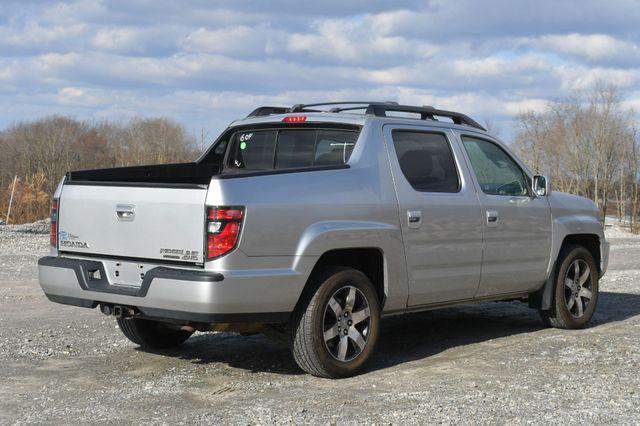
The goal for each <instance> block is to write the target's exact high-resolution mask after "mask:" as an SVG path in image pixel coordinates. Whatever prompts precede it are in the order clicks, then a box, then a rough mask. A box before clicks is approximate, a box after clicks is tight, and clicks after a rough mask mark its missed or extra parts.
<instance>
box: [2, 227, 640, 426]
mask: <svg viewBox="0 0 640 426" xmlns="http://www.w3.org/2000/svg"><path fill="white" fill-rule="evenodd" d="M37 227H38V225H34V226H24V227H22V228H19V227H16V226H13V225H8V226H0V424H4V423H7V424H12V423H74V424H86V423H107V422H126V423H143V422H144V423H149V424H169V423H171V424H175V423H177V424H184V423H199V424H211V423H241V424H250V423H261V424H271V423H352V424H356V423H382V424H389V423H391V424H405V423H411V424H416V423H439V424H460V423H462V424H472V423H473V424H476V423H481V424H504V423H509V424H544V423H552V424H575V425H578V424H638V423H640V376H639V375H638V367H639V366H640V333H639V332H640V238H638V237H637V236H631V235H629V234H626V233H624V232H621V231H619V230H616V231H615V232H612V233H611V234H612V236H614V237H615V238H612V240H611V241H612V251H611V269H610V271H609V273H608V274H607V275H606V277H605V278H604V279H603V280H602V282H601V290H602V294H601V297H600V301H599V306H598V309H597V314H596V317H595V320H594V324H593V326H592V327H590V328H588V329H586V330H580V331H562V330H554V329H545V328H542V325H541V323H540V321H539V320H538V317H537V315H536V313H535V312H534V311H531V310H529V309H528V308H527V307H526V305H524V304H521V303H518V302H501V303H483V304H478V305H472V306H466V307H460V308H450V309H444V310H440V311H432V312H426V313H421V314H414V315H409V316H405V317H394V318H389V319H386V320H385V321H383V328H382V333H381V338H380V341H379V347H378V350H377V354H376V356H375V358H374V359H373V362H372V363H371V366H370V368H369V370H368V371H367V372H366V373H364V374H362V375H360V376H358V377H354V378H350V379H345V380H339V381H331V380H322V379H317V378H314V377H311V376H308V375H304V374H301V372H300V371H299V370H298V369H297V368H296V366H295V364H294V363H293V361H292V360H291V357H290V355H289V353H288V350H287V348H285V347H282V346H279V345H277V344H275V343H272V342H271V341H269V340H267V339H266V338H264V337H262V336H260V335H256V336H248V337H243V336H240V335H237V334H233V333H217V334H197V335H195V336H193V337H192V338H191V339H190V340H189V341H187V343H186V344H185V345H184V346H183V347H182V348H181V349H180V350H171V351H164V352H158V353H151V352H143V351H140V350H139V349H137V348H136V347H135V345H133V344H132V343H130V342H129V341H127V340H126V339H125V338H124V337H122V336H121V334H120V332H119V331H118V329H117V327H116V324H115V322H114V321H113V320H112V319H110V318H106V317H104V316H102V315H101V314H100V313H99V312H98V311H97V310H88V309H82V308H74V307H66V306H61V305H55V304H52V303H50V302H48V301H47V300H46V298H45V297H44V296H43V295H42V294H41V292H40V289H39V287H38V284H37V280H36V276H37V269H36V267H35V262H36V260H37V258H38V257H39V256H42V255H45V254H47V252H48V246H47V244H48V235H46V225H43V226H42V227H41V228H42V229H41V232H42V230H43V229H44V232H45V233H44V234H38V233H33V232H30V231H29V229H32V230H33V229H37Z"/></svg>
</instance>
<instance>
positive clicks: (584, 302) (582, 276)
mask: <svg viewBox="0 0 640 426" xmlns="http://www.w3.org/2000/svg"><path fill="white" fill-rule="evenodd" d="M592 290H593V288H592V280H591V268H589V265H588V264H587V262H586V261H584V260H583V259H576V260H574V261H573V262H572V263H571V265H569V268H568V269H567V273H566V275H565V278H564V302H565V306H566V307H567V310H568V311H569V313H570V314H571V316H573V317H574V318H580V317H582V316H583V315H584V313H585V311H586V310H587V307H588V306H589V304H590V303H591V299H592V298H593V293H592Z"/></svg>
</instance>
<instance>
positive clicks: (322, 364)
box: [290, 267, 380, 378]
mask: <svg viewBox="0 0 640 426" xmlns="http://www.w3.org/2000/svg"><path fill="white" fill-rule="evenodd" d="M312 284H313V285H314V288H316V289H317V290H316V291H315V294H313V295H312V296H311V298H310V300H309V301H308V302H307V303H306V304H305V305H304V306H303V307H301V308H300V309H298V311H297V312H296V313H294V315H293V317H292V319H291V323H290V330H291V351H292V353H293V357H294V359H295V361H296V363H297V364H298V365H299V366H300V368H302V369H303V370H304V371H306V372H308V373H311V374H313V375H314V376H318V377H327V378H339V377H346V376H351V375H354V374H356V373H357V372H358V371H359V370H360V369H361V368H362V366H363V365H364V363H365V362H366V361H367V360H368V359H369V357H370V356H371V353H372V352H373V347H374V345H375V342H376V339H377V337H378V322H379V316H380V305H379V303H378V296H377V294H376V291H375V289H374V287H373V285H372V284H371V281H369V279H368V278H367V276H366V275H364V274H363V273H362V272H360V271H357V270H355V269H350V268H338V267H330V268H326V269H324V270H322V271H321V272H320V273H319V274H317V275H316V277H315V278H314V282H313V283H312Z"/></svg>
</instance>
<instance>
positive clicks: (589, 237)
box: [529, 233, 602, 310]
mask: <svg viewBox="0 0 640 426" xmlns="http://www.w3.org/2000/svg"><path fill="white" fill-rule="evenodd" d="M570 245H577V246H580V247H584V248H585V249H587V251H589V253H591V256H593V259H594V261H595V262H596V265H597V267H598V275H600V274H602V262H601V260H602V259H601V251H600V236H599V235H598V234H591V233H585V234H568V235H565V236H564V238H563V239H562V242H561V243H560V245H559V247H558V250H557V252H556V253H555V256H554V258H553V264H552V267H551V271H550V273H549V274H548V276H547V280H546V281H545V283H544V285H543V286H542V288H541V289H540V290H539V291H538V292H536V293H535V294H533V295H531V297H530V298H529V306H531V307H532V308H537V309H541V310H549V309H551V303H552V302H553V288H554V285H555V279H556V273H557V270H558V267H559V262H558V261H559V260H560V255H561V253H562V251H563V249H564V248H565V247H567V246H570Z"/></svg>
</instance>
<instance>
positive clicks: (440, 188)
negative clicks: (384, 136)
mask: <svg viewBox="0 0 640 426" xmlns="http://www.w3.org/2000/svg"><path fill="white" fill-rule="evenodd" d="M392 136H393V146H394V147H395V150H396V155H397V156H398V162H399V163H400V169H401V170H402V173H403V174H404V177H405V178H407V181H409V184H410V185H411V186H412V187H413V189H415V190H416V191H420V192H458V191H459V190H460V180H459V179H458V171H457V169H456V164H455V161H454V159H453V154H452V152H451V147H450V146H449V142H448V141H447V138H446V137H445V136H444V135H443V134H440V133H426V132H413V131H404V130H396V131H394V132H393V133H392Z"/></svg>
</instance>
